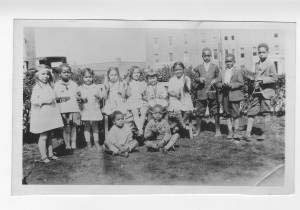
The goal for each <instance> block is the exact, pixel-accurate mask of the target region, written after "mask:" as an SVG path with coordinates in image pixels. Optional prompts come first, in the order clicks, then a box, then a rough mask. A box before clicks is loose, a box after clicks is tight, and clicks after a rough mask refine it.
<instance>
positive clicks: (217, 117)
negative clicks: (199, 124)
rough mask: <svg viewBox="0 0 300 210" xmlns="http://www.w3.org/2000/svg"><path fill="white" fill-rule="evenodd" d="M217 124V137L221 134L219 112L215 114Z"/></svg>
mask: <svg viewBox="0 0 300 210" xmlns="http://www.w3.org/2000/svg"><path fill="white" fill-rule="evenodd" d="M214 118H215V126H216V134H215V137H219V136H221V130H220V117H219V115H218V114H216V115H215V117H214Z"/></svg>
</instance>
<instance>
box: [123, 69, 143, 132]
mask: <svg viewBox="0 0 300 210" xmlns="http://www.w3.org/2000/svg"><path fill="white" fill-rule="evenodd" d="M140 77H141V69H140V68H139V67H134V68H133V69H132V70H131V71H130V75H129V82H128V87H127V90H126V95H127V96H128V99H127V108H128V110H129V111H130V112H131V113H132V115H133V120H134V122H135V125H136V127H137V128H138V134H139V135H140V136H142V135H143V126H144V123H145V119H146V112H147V102H146V101H145V100H144V95H145V90H146V85H147V84H146V82H145V81H140Z"/></svg>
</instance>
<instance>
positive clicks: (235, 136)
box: [233, 133, 241, 140]
mask: <svg viewBox="0 0 300 210" xmlns="http://www.w3.org/2000/svg"><path fill="white" fill-rule="evenodd" d="M233 139H237V140H239V139H241V136H240V135H239V134H237V133H235V134H233Z"/></svg>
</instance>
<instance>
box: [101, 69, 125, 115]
mask: <svg viewBox="0 0 300 210" xmlns="http://www.w3.org/2000/svg"><path fill="white" fill-rule="evenodd" d="M104 88H105V93H104V99H105V105H104V107H103V110H102V111H103V113H105V114H106V115H111V114H112V113H113V112H114V111H121V112H122V113H126V110H127V109H126V104H125V90H126V85H125V83H123V82H122V81H121V77H120V73H119V69H118V68H117V67H110V68H109V69H108V71H107V77H106V78H105V81H104Z"/></svg>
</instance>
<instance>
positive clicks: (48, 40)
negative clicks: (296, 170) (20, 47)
mask: <svg viewBox="0 0 300 210" xmlns="http://www.w3.org/2000/svg"><path fill="white" fill-rule="evenodd" d="M35 45H36V46H35V47H36V56H37V57H43V56H66V57H67V61H68V63H70V64H77V65H79V64H86V63H102V62H108V61H115V60H116V58H117V57H120V58H121V59H122V60H123V61H145V59H146V47H145V45H146V32H145V30H143V29H128V28H126V29H120V28H118V29H104V28H101V29H100V28H35Z"/></svg>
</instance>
